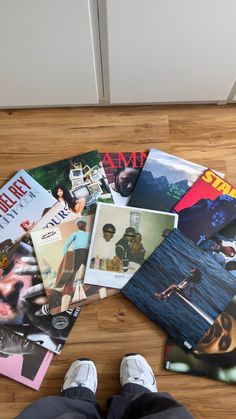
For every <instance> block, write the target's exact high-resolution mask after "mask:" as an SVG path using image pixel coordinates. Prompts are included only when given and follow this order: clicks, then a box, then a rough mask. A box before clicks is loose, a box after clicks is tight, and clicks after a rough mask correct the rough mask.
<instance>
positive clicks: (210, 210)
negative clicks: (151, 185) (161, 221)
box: [173, 169, 236, 245]
mask: <svg viewBox="0 0 236 419" xmlns="http://www.w3.org/2000/svg"><path fill="white" fill-rule="evenodd" d="M173 210H174V211H175V212H177V213H178V214H179V223H178V228H179V230H181V231H182V232H183V233H184V234H185V235H186V236H187V237H189V238H190V239H192V240H193V241H194V242H195V243H196V244H198V245H199V244H201V243H203V242H204V241H205V240H207V239H208V238H210V237H211V236H212V235H213V234H215V233H217V232H218V231H219V230H221V229H222V228H223V227H225V226H226V225H227V224H229V223H230V222H231V221H233V220H234V219H236V188H235V187H234V186H233V185H232V184H231V183H229V182H227V181H226V180H225V179H223V178H222V177H220V176H219V175H217V174H216V173H215V172H213V171H212V170H210V169H207V170H206V171H205V172H204V173H203V175H202V176H200V178H199V179H198V180H197V181H196V182H195V183H194V185H193V186H192V187H191V188H190V189H189V191H188V192H187V193H186V194H185V195H184V196H183V198H181V200H180V201H179V202H178V203H177V205H175V207H174V208H173Z"/></svg>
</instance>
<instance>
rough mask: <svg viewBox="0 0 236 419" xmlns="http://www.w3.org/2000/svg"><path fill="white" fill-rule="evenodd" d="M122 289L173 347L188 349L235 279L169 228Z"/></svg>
mask: <svg viewBox="0 0 236 419" xmlns="http://www.w3.org/2000/svg"><path fill="white" fill-rule="evenodd" d="M122 293H123V294H124V295H125V296H126V297H127V298H129V299H130V300H131V301H133V303H134V304H135V305H137V307H138V308H139V309H140V310H142V311H143V312H144V314H146V315H147V316H148V317H150V318H151V319H152V320H154V321H155V322H156V323H158V324H160V326H162V327H163V328H164V329H165V330H166V331H167V332H168V333H169V335H170V336H171V337H172V338H173V339H174V341H175V342H176V343H177V344H178V345H179V346H181V347H182V348H184V349H186V350H188V351H192V350H194V349H195V348H196V346H197V345H198V343H199V341H200V340H201V338H202V337H203V335H205V333H206V332H207V331H208V330H209V328H210V327H211V326H213V324H214V322H215V319H216V318H217V317H218V316H219V315H220V313H222V312H223V311H224V309H225V308H226V307H227V305H228V304H229V302H230V301H231V300H232V298H233V297H234V295H235V294H236V282H235V278H234V277H233V276H232V275H231V274H230V273H229V272H227V271H226V270H225V269H223V268H222V267H221V266H220V265H219V264H218V263H217V262H215V260H214V259H213V258H212V257H211V256H210V255H207V254H206V253H204V251H203V250H201V249H200V248H198V247H197V246H195V244H194V243H193V242H192V241H191V240H189V239H188V238H186V237H185V236H184V235H183V234H182V233H181V232H180V231H179V230H177V229H175V230H173V231H172V232H170V233H169V234H168V235H167V237H166V239H165V240H164V241H163V242H162V243H161V244H160V246H159V247H158V248H157V249H155V250H154V252H153V253H152V255H151V256H150V257H149V259H147V261H146V262H145V263H144V264H143V265H142V266H141V268H140V269H139V270H138V271H137V272H136V273H135V274H134V276H133V278H132V279H131V280H130V281H129V282H128V283H127V284H126V286H125V287H124V288H123V289H122ZM189 325H191V327H189Z"/></svg>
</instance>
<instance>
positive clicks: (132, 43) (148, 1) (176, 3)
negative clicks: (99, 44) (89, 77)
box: [100, 0, 236, 103]
mask: <svg viewBox="0 0 236 419" xmlns="http://www.w3.org/2000/svg"><path fill="white" fill-rule="evenodd" d="M102 3H104V2H103V1H102V0H101V1H100V4H101V5H102ZM106 6H107V10H106V14H107V39H108V45H107V48H108V65H109V91H110V100H111V103H142V102H185V101H190V102H191V101H200V102H201V101H224V100H225V99H226V98H227V95H228V93H229V91H230V89H231V86H232V83H233V82H234V80H235V79H236V53H235V42H236V24H235V16H236V1H235V0H106Z"/></svg>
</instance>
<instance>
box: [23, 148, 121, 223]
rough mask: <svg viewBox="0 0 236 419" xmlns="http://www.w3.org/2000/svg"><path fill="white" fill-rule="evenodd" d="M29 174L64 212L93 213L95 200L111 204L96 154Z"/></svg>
mask: <svg viewBox="0 0 236 419" xmlns="http://www.w3.org/2000/svg"><path fill="white" fill-rule="evenodd" d="M28 173H29V174H30V175H31V176H32V177H33V178H34V179H35V180H36V181H37V182H38V183H40V185H42V186H43V187H44V188H45V189H47V190H48V191H49V192H51V194H52V196H53V197H54V198H55V199H57V200H58V201H59V202H60V203H61V204H62V205H63V208H64V210H65V211H71V212H74V213H75V214H77V216H80V215H81V214H83V215H86V214H90V213H93V212H94V211H95V209H96V203H97V201H102V202H113V200H112V196H111V191H110V187H109V185H108V181H107V178H106V174H105V171H104V169H103V166H102V162H101V158H100V156H99V153H98V151H96V150H95V151H90V152H88V153H84V154H80V155H79V156H74V157H71V158H68V159H65V160H60V161H56V162H54V163H49V164H46V165H44V166H40V167H37V168H34V169H30V170H28Z"/></svg>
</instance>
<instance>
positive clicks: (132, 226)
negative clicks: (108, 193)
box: [84, 203, 178, 289]
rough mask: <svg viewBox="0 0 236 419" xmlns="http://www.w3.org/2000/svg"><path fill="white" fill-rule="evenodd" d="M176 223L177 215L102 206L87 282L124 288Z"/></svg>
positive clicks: (87, 272)
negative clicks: (165, 233)
mask: <svg viewBox="0 0 236 419" xmlns="http://www.w3.org/2000/svg"><path fill="white" fill-rule="evenodd" d="M177 223H178V216H177V215H176V214H171V213H167V212H160V211H151V210H145V209H141V208H130V207H127V206H121V205H116V206H115V205H111V204H103V203H99V204H98V207H97V211H96V214H95V221H94V227H93V231H92V237H91V245H90V248H89V254H88V260H87V266H86V271H85V279H84V283H85V284H92V285H99V286H105V287H112V288H117V289H121V288H122V287H123V286H124V285H125V284H126V283H127V281H128V280H129V279H130V278H131V277H132V275H133V274H134V273H135V272H136V271H137V270H138V269H139V267H140V266H141V265H142V264H143V262H144V261H145V260H146V259H147V258H148V257H149V256H150V254H151V253H152V252H153V250H154V249H155V248H156V247H157V246H158V245H159V244H160V243H161V242H162V240H163V239H164V232H165V231H166V230H172V229H173V228H175V227H177Z"/></svg>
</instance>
